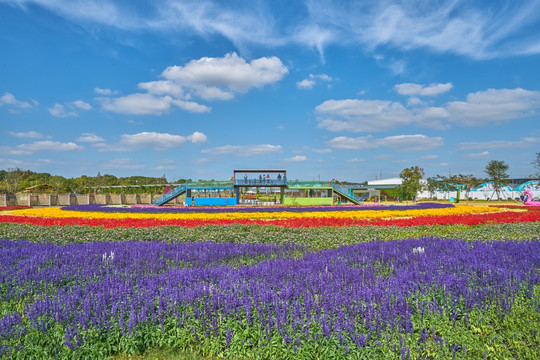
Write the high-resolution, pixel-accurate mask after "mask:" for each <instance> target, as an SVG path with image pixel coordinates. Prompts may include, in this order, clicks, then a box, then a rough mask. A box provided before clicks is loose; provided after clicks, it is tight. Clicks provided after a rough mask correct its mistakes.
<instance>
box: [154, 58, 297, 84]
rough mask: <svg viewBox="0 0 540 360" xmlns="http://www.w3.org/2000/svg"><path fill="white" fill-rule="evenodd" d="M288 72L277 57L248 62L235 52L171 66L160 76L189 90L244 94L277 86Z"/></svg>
mask: <svg viewBox="0 0 540 360" xmlns="http://www.w3.org/2000/svg"><path fill="white" fill-rule="evenodd" d="M288 72H289V70H288V69H287V67H286V66H284V65H283V63H282V62H281V60H280V59H279V58H277V57H275V56H271V57H262V58H259V59H254V60H251V61H250V62H247V61H246V60H245V59H244V58H242V57H240V56H238V55H237V54H236V53H234V52H233V53H229V54H226V55H225V56H224V57H222V58H211V57H203V58H200V59H199V60H192V61H190V62H188V63H187V64H186V65H184V66H178V65H174V66H169V67H167V68H166V69H165V70H164V71H163V73H162V74H161V75H162V76H163V77H164V78H165V79H167V80H171V81H174V82H175V83H177V84H180V85H181V86H185V87H188V88H195V89H197V87H203V88H206V87H210V88H212V87H214V88H222V89H227V90H229V91H233V92H237V93H245V92H247V91H248V90H250V89H251V88H254V87H256V88H261V87H263V86H265V85H269V84H273V83H276V82H278V81H279V80H281V79H282V78H283V77H284V76H285V75H286V74H287V73H288Z"/></svg>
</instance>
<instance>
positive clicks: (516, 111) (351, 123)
mask: <svg viewBox="0 0 540 360" xmlns="http://www.w3.org/2000/svg"><path fill="white" fill-rule="evenodd" d="M449 84H450V83H449ZM402 85H403V84H402ZM413 85H416V84H413ZM418 86H420V85H418ZM420 90H422V91H423V90H425V88H422V89H420ZM430 91H432V90H430ZM408 106H409V107H410V108H406V107H405V106H403V105H402V104H401V103H399V102H391V101H385V100H359V99H345V100H327V101H325V102H323V103H322V104H320V105H318V106H316V107H315V113H316V115H317V121H318V122H319V123H318V127H319V128H323V129H326V130H329V131H349V132H372V131H384V130H390V129H393V128H397V127H400V126H407V125H411V124H414V125H416V126H419V127H424V128H431V129H436V130H445V129H448V128H449V127H450V123H455V124H458V125H462V126H485V125H489V124H497V123H500V122H504V121H509V120H513V119H520V118H527V117H532V116H535V115H537V114H538V112H539V111H538V110H540V91H530V90H524V89H520V88H517V89H488V90H485V91H478V92H475V93H471V94H468V95H467V99H466V101H452V102H448V103H446V104H444V105H442V106H428V105H427V104H426V103H424V102H422V101H420V100H419V99H418V98H415V97H413V98H409V101H408Z"/></svg>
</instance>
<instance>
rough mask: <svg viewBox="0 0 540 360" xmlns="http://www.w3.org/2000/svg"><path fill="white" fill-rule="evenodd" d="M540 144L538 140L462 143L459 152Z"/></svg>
mask: <svg viewBox="0 0 540 360" xmlns="http://www.w3.org/2000/svg"><path fill="white" fill-rule="evenodd" d="M539 142H540V139H537V138H523V139H521V140H518V141H508V140H492V141H473V142H465V143H460V144H459V145H458V149H459V150H477V149H509V148H523V147H526V146H530V145H535V144H538V143H539Z"/></svg>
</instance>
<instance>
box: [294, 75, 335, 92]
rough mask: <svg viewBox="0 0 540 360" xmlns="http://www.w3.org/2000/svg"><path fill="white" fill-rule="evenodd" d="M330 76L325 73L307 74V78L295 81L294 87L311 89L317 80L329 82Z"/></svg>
mask: <svg viewBox="0 0 540 360" xmlns="http://www.w3.org/2000/svg"><path fill="white" fill-rule="evenodd" d="M331 81H332V77H330V76H328V75H326V74H319V75H313V74H309V77H308V78H307V79H304V80H302V81H299V82H297V83H296V87H297V88H299V89H303V90H311V89H312V88H313V86H315V84H317V83H319V82H331Z"/></svg>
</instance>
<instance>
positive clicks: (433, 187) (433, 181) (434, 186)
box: [424, 177, 441, 198]
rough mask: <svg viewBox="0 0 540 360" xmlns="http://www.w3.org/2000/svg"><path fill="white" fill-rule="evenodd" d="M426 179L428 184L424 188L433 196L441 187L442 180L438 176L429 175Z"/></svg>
mask: <svg viewBox="0 0 540 360" xmlns="http://www.w3.org/2000/svg"><path fill="white" fill-rule="evenodd" d="M426 180H427V184H426V185H425V187H424V188H425V189H426V191H427V192H429V196H430V197H431V198H433V196H434V195H435V193H436V192H437V190H439V189H440V188H441V185H440V182H439V180H438V179H437V178H436V177H428V178H427V179H426Z"/></svg>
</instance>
